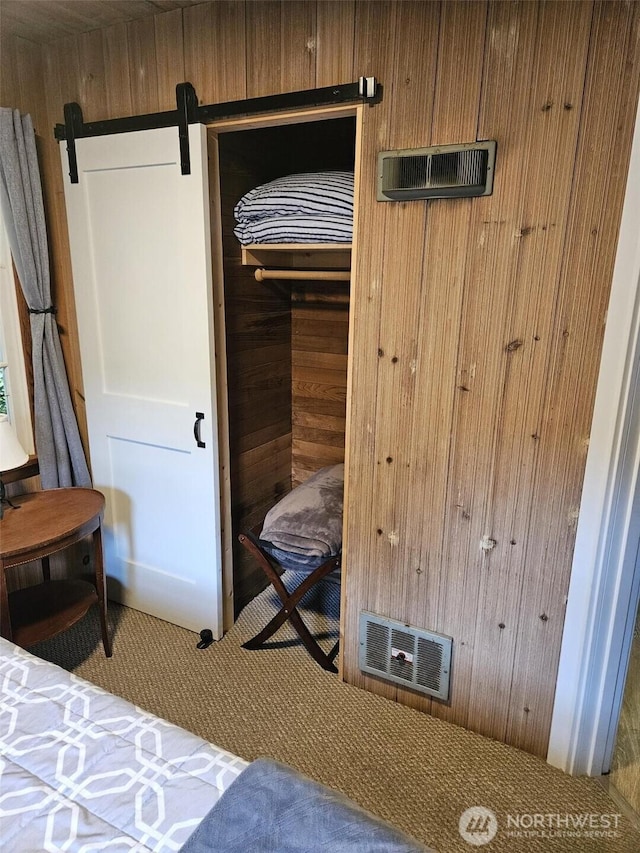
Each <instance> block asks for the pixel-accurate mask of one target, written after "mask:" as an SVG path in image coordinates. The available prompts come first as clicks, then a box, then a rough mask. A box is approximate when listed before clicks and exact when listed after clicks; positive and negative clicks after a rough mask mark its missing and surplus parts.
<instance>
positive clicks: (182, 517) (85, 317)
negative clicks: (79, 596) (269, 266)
mask: <svg viewBox="0 0 640 853" xmlns="http://www.w3.org/2000/svg"><path fill="white" fill-rule="evenodd" d="M189 144H190V152H191V174H190V175H182V174H181V171H180V153H179V145H178V131H177V128H175V127H170V128H161V129H157V130H147V131H139V132H134V133H122V134H114V135H111V136H99V137H93V138H87V139H79V140H77V141H76V150H77V159H78V174H79V182H78V183H77V184H72V183H71V182H70V180H69V175H68V171H69V169H68V160H67V153H66V146H65V143H62V144H61V153H62V164H63V172H64V175H65V198H66V206H67V216H68V224H69V236H70V243H71V257H72V264H73V279H74V287H75V297H76V305H77V314H78V327H79V335H80V351H81V356H82V371H83V379H84V391H85V398H86V408H87V420H88V427H89V444H90V455H91V468H92V472H93V481H94V485H95V488H97V489H99V490H100V491H102V492H103V493H104V494H105V496H106V499H107V511H106V517H105V537H104V538H105V559H106V568H107V575H108V580H109V594H110V597H112V598H115V599H116V600H119V601H122V602H123V603H124V604H127V605H129V606H131V607H133V608H136V609H138V610H142V611H144V612H146V613H151V614H152V615H154V616H158V617H160V618H162V619H166V620H167V621H170V622H174V623H176V624H178V625H182V626H183V627H185V628H189V629H191V630H194V631H197V630H200V629H202V628H211V630H212V631H213V634H214V637H216V638H219V637H220V636H221V634H222V600H221V598H222V578H221V539H220V500H219V493H218V488H219V487H218V475H219V472H218V437H217V416H216V391H215V354H214V343H213V342H214V335H213V293H212V281H211V257H210V255H211V251H210V230H209V198H208V180H207V150H206V129H205V128H204V126H202V125H191V126H190V128H189ZM198 439H199V441H200V442H201V444H202V445H203V446H199V444H198Z"/></svg>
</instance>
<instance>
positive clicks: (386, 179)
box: [377, 140, 496, 201]
mask: <svg viewBox="0 0 640 853" xmlns="http://www.w3.org/2000/svg"><path fill="white" fill-rule="evenodd" d="M495 160H496V142H495V140H487V141H485V142H469V143H466V144H464V145H436V146H433V147H432V148H403V149H398V150H397V151H381V152H380V153H379V154H378V196H377V197H378V201H411V200H415V199H429V198H468V197H475V196H482V195H491V193H492V192H493V173H494V169H495Z"/></svg>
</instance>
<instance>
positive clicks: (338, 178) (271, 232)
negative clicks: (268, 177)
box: [234, 171, 353, 245]
mask: <svg viewBox="0 0 640 853" xmlns="http://www.w3.org/2000/svg"><path fill="white" fill-rule="evenodd" d="M234 215H235V218H236V221H237V226H236V227H235V228H234V234H235V235H236V237H237V238H238V240H239V241H240V242H241V243H243V244H244V245H247V244H249V243H350V242H351V237H352V231H353V172H339V171H327V172H304V173H300V174H295V175H286V176H284V177H282V178H276V179H275V180H273V181H269V182H268V183H266V184H261V185H260V186H258V187H254V188H253V189H252V190H249V192H248V193H246V194H245V195H244V196H243V197H242V198H241V199H240V201H239V202H238V203H237V204H236V206H235V208H234Z"/></svg>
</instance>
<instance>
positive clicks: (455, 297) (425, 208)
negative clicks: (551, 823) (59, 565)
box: [2, 0, 640, 755]
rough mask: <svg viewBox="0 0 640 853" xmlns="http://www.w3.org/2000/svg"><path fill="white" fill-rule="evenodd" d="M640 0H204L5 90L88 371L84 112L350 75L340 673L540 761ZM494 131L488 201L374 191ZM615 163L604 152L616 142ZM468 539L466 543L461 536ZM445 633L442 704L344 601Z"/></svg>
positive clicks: (60, 60)
mask: <svg viewBox="0 0 640 853" xmlns="http://www.w3.org/2000/svg"><path fill="white" fill-rule="evenodd" d="M639 17H640V4H637V3H627V2H600V0H598V2H591V0H577V2H572V3H564V2H538V0H532V1H531V2H516V0H514V2H510V0H508V2H503V1H502V0H480V2H474V3H467V2H459V3H457V2H441V3H436V2H424V3H423V2H403V0H400V2H368V0H362V1H361V0H354V2H325V0H317V2H316V0H311V2H287V3H281V2H260V3H253V2H247V3H245V2H243V0H237V2H234V0H230V2H215V3H210V4H203V5H202V6H197V7H192V8H188V9H184V10H182V11H180V10H177V11H173V12H169V13H165V14H161V15H157V16H156V17H155V18H152V19H149V20H146V21H144V22H142V23H138V24H135V25H133V24H132V25H118V26H114V27H110V28H106V29H103V30H99V31H95V32H92V33H88V34H85V35H80V36H78V37H75V38H66V39H64V40H61V41H60V42H56V43H54V44H52V45H49V46H46V47H43V48H42V49H40V48H39V47H37V46H35V45H33V44H30V43H27V42H24V40H19V39H14V40H11V42H10V44H9V45H8V48H7V50H8V52H3V55H4V56H6V57H10V59H11V65H12V71H11V72H10V73H9V74H8V75H5V79H3V83H2V85H3V103H11V104H12V105H15V106H18V107H20V108H21V109H23V110H31V111H32V112H33V113H34V115H35V118H36V125H37V127H38V130H39V132H40V136H41V151H42V155H43V172H44V177H45V185H46V194H47V207H48V213H49V220H50V231H51V243H52V257H53V268H54V276H55V282H56V289H57V301H58V306H59V314H58V319H59V321H60V323H61V325H62V327H63V330H64V332H65V334H64V340H63V345H64V352H65V357H66V359H67V364H68V368H69V373H70V376H71V383H72V387H73V390H74V394H75V398H76V404H77V408H78V411H79V415H80V419H81V422H82V419H83V413H82V386H81V381H80V369H79V358H78V352H77V335H76V332H75V317H74V311H73V300H72V297H71V294H72V287H71V279H70V273H69V269H70V267H69V256H68V246H67V242H66V239H65V217H64V205H63V201H62V184H61V177H60V166H59V163H58V159H57V158H58V154H57V151H56V150H55V149H56V146H55V144H54V143H53V141H52V138H51V128H52V126H53V124H54V123H55V122H57V121H60V120H61V116H62V106H63V104H64V103H65V102H66V101H72V100H78V101H79V102H80V103H81V104H82V105H83V108H84V112H85V117H86V118H87V119H93V118H95V119H97V118H106V117H109V116H114V115H118V114H121V115H124V114H128V113H131V112H133V111H138V110H140V109H142V108H144V109H158V108H163V109H164V108H168V107H171V106H172V104H173V87H174V85H175V83H176V82H179V81H180V80H182V79H187V80H190V81H191V82H192V83H193V84H194V86H195V88H196V91H197V92H198V95H199V97H200V99H201V100H202V101H203V102H214V101H223V100H228V99H232V98H242V97H245V96H248V97H251V96H255V95H263V94H272V93H276V92H283V91H288V90H296V89H304V88H307V87H310V86H315V85H330V84H332V83H341V82H348V81H350V80H352V79H355V78H356V77H357V76H359V75H361V74H366V75H376V76H377V77H378V78H379V79H380V80H381V81H382V82H383V84H384V98H383V101H382V103H380V104H379V105H377V106H376V107H374V108H371V109H367V110H365V117H364V126H363V138H362V152H363V157H362V181H361V191H360V197H359V207H360V213H359V219H358V227H357V235H356V241H357V245H358V252H357V259H356V268H355V275H354V282H353V288H352V293H351V308H350V320H349V323H350V331H351V334H350V350H351V361H350V375H349V389H350V393H349V399H348V414H347V435H348V442H347V445H348V446H347V469H348V494H347V511H348V523H347V537H346V541H345V548H346V553H345V581H344V584H343V588H344V598H343V601H344V607H343V635H344V636H343V640H344V642H343V646H342V652H343V664H342V672H343V676H344V678H345V679H346V680H347V681H349V682H352V683H354V684H357V685H360V686H363V687H365V688H368V689H371V690H375V691H377V692H380V693H383V694H384V695H387V696H389V697H391V698H397V699H399V700H400V701H403V702H408V703H410V704H412V705H414V706H415V707H417V708H420V709H423V710H426V711H430V712H431V713H433V714H436V715H438V716H441V717H444V718H445V719H448V720H451V721H453V722H456V723H460V724H463V725H466V726H469V727H471V728H473V729H475V730H477V731H480V732H483V733H485V734H487V735H490V736H493V737H496V738H498V739H502V740H506V741H507V742H509V743H512V744H515V745H517V746H520V747H523V748H525V749H528V750H531V751H532V752H535V753H538V754H541V755H543V754H544V753H545V750H546V745H547V740H548V732H549V723H550V716H551V708H552V703H553V698H554V689H555V679H556V671H557V661H558V654H559V649H560V641H561V634H562V626H563V618H564V603H565V595H566V593H567V589H568V582H569V575H570V570H571V560H572V553H573V546H574V536H575V527H576V517H577V512H578V507H579V502H580V492H581V486H582V479H583V475H584V465H585V457H586V449H587V442H588V436H589V428H590V421H591V415H592V409H593V400H594V389H595V383H596V376H597V370H598V363H599V359H600V350H601V343H602V334H603V327H604V321H605V315H606V305H607V300H608V295H609V288H610V282H611V275H612V268H613V260H614V254H615V244H616V237H617V230H618V226H619V219H620V212H621V205H622V198H623V193H624V184H625V179H626V169H627V163H628V156H629V148H630V140H631V132H632V128H633V123H634V117H635V108H636V105H637V100H638V86H639V79H640V68H639V59H640V39H639V37H638V29H639ZM476 137H478V138H494V139H497V140H498V159H497V168H496V175H495V178H496V180H495V192H494V194H493V196H491V197H489V198H484V199H476V200H472V201H468V200H461V201H436V202H432V203H428V204H427V203H422V202H413V203H406V204H379V203H376V201H375V196H374V192H375V190H374V187H375V169H376V165H375V161H376V154H377V152H378V151H379V150H381V149H385V148H391V147H411V146H419V145H427V144H430V143H437V142H455V141H461V142H466V141H469V140H472V139H474V138H476ZM612 152H613V153H612ZM481 543H484V545H485V548H484V549H481V547H480V545H481ZM363 609H366V610H373V611H376V612H378V613H382V614H385V615H387V616H390V617H393V618H398V619H402V620H407V621H409V622H413V623H415V624H417V625H419V626H421V627H426V628H431V629H434V630H436V631H441V632H443V633H445V634H450V635H451V636H453V638H454V669H453V675H452V697H451V701H450V703H448V704H443V703H438V702H435V701H433V702H431V701H429V700H427V699H425V698H423V697H420V696H419V695H417V694H414V693H411V692H409V691H402V690H396V688H394V687H390V686H389V685H386V684H384V683H382V682H380V681H377V680H374V679H371V678H368V677H363V676H362V675H361V674H360V672H359V670H358V663H357V659H358V654H357V652H358V632H357V622H358V616H359V613H360V611H361V610H363Z"/></svg>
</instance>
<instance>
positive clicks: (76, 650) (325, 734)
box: [31, 591, 640, 853]
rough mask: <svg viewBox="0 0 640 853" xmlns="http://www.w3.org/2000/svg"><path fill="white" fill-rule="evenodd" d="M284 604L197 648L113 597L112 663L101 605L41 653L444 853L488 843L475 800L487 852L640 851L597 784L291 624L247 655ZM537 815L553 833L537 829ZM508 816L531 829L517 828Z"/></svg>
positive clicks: (265, 608)
mask: <svg viewBox="0 0 640 853" xmlns="http://www.w3.org/2000/svg"><path fill="white" fill-rule="evenodd" d="M326 596H328V600H325V601H323V602H321V604H322V607H326V606H327V605H329V606H334V605H335V597H334V596H333V595H332V594H331V593H327V594H326ZM274 604H275V602H274V596H273V594H272V593H271V592H270V591H266V592H264V593H262V595H261V596H259V597H258V598H257V599H255V600H254V601H253V602H252V603H251V604H250V605H249V606H248V607H247V608H245V610H244V611H243V613H242V614H241V616H240V619H239V620H238V622H237V623H236V624H235V625H234V627H233V629H232V630H231V631H230V632H229V633H228V634H227V635H226V636H225V638H224V639H223V640H222V641H220V642H219V643H216V644H214V645H212V646H210V647H209V648H208V649H206V650H204V651H201V650H198V649H197V648H196V642H197V640H198V639H199V637H198V635H197V634H194V633H191V632H189V631H185V630H184V629H181V628H177V627H175V626H174V625H170V624H168V623H166V622H163V621H160V620H158V619H154V618H153V617H151V616H146V615H145V614H142V613H139V612H137V611H134V610H130V609H128V608H123V607H119V606H116V605H111V607H110V619H111V622H112V625H113V636H114V643H113V658H112V659H110V660H107V659H105V657H104V653H103V651H102V646H101V644H100V642H99V627H98V623H97V617H96V615H95V614H94V613H90V614H89V615H88V616H87V617H86V618H85V619H84V620H83V621H82V622H80V623H79V624H78V625H76V626H75V627H74V628H72V629H71V630H69V631H67V632H66V633H65V634H62V635H60V636H59V637H57V638H55V639H53V640H51V641H49V642H48V643H43V644H41V645H39V646H38V647H34V648H33V649H32V650H31V651H33V652H35V653H36V654H39V655H40V656H42V657H45V658H47V659H49V660H52V661H54V662H56V663H58V664H60V665H62V666H64V667H65V668H67V669H73V670H74V671H75V672H76V673H77V674H78V675H81V676H83V677H84V678H86V679H88V680H89V681H92V682H94V683H95V684H98V685H100V686H102V687H104V688H106V689H107V690H110V691H111V692H113V693H117V694H119V695H120V696H124V697H125V698H127V699H129V700H130V701H132V702H134V703H136V704H137V705H140V706H142V707H143V708H145V709H146V710H149V711H152V712H153V713H155V714H157V715H159V716H161V717H165V718H167V719H169V720H171V721H172V722H174V723H177V724H178V725H180V726H183V727H184V728H186V729H189V730H191V731H193V732H196V733H197V734H199V735H201V736H202V737H203V738H206V739H207V740H210V741H213V742H214V743H216V744H218V745H219V746H221V747H223V748H225V749H228V750H230V751H232V752H234V753H236V754H238V755H241V756H242V757H243V758H246V759H249V760H251V759H254V758H256V757H257V756H260V755H268V756H271V757H273V758H276V759H279V760H281V761H285V762H287V763H289V764H291V765H293V766H294V767H297V768H298V769H300V770H301V771H303V772H304V773H307V774H308V775H309V776H312V777H313V778H315V779H317V780H319V781H321V782H324V783H325V784H327V785H331V786H333V787H334V788H337V789H339V790H340V791H343V792H344V793H345V794H347V795H348V796H349V797H351V798H352V799H354V800H355V801H357V802H358V803H360V804H361V805H362V806H364V807H365V808H367V809H369V810H370V811H372V812H374V813H376V814H378V815H380V816H381V817H383V818H385V819H386V820H388V821H390V822H391V823H393V824H394V825H395V826H397V827H399V828H400V829H402V830H404V831H405V832H408V833H410V834H411V835H413V836H415V838H417V839H419V840H420V841H422V842H423V843H425V844H428V845H431V846H432V847H434V848H435V849H436V850H438V851H440V853H452V852H454V851H467V853H468V851H470V850H472V849H474V846H477V845H471V844H469V843H468V842H467V841H465V840H464V839H463V838H462V836H461V835H460V833H459V829H458V825H459V820H460V817H461V815H462V813H463V812H464V811H465V810H466V809H468V808H470V807H472V806H484V807H486V808H488V809H491V810H492V811H493V812H495V814H496V816H497V820H498V830H497V833H496V834H495V837H494V838H493V840H492V841H491V842H490V843H489V844H487V845H486V846H484V845H483V847H482V849H485V850H487V851H491V853H518V851H541V853H542V851H544V853H564V851H569V850H570V851H584V853H590V851H593V853H596V851H597V853H614V851H615V853H638V851H639V850H640V835H639V834H638V833H637V832H636V830H634V829H633V828H632V827H631V826H630V824H629V823H628V822H627V820H626V819H625V818H624V817H622V816H620V817H615V818H611V823H612V826H611V830H604V829H603V823H604V822H605V821H606V818H603V817H601V816H603V815H611V814H614V815H616V814H617V813H618V809H617V807H616V806H615V805H614V803H613V801H612V800H611V799H609V797H608V796H607V795H606V793H605V792H604V791H603V790H602V788H601V787H600V785H599V784H598V782H597V781H595V780H593V779H586V778H583V779H575V778H571V777H569V776H566V775H564V774H563V773H561V772H559V771H557V770H554V769H553V768H551V767H549V766H548V765H546V764H545V763H544V762H542V761H540V760H539V759H537V758H534V757H533V756H531V755H528V754H526V753H524V752H520V751H518V750H515V749H512V748H511V747H508V746H505V745H504V744H501V743H497V742H495V741H491V740H488V739H486V738H482V737H480V736H478V735H475V734H472V733H471V732H467V731H465V730H464V729H461V728H458V727H456V726H452V725H450V724H448V723H444V722H441V721H439V720H436V719H433V718H431V717H429V716H427V715H425V714H421V713H419V712H417V711H413V710H411V709H409V708H405V707H402V706H400V705H397V704H396V703H394V702H390V701H389V700H386V699H383V698H381V697H377V696H373V695H372V694H369V693H367V692H365V691H363V690H359V689H357V688H355V687H351V686H349V685H346V684H343V683H342V682H340V681H339V680H338V677H337V676H335V675H332V674H330V673H326V672H324V671H323V670H322V669H320V667H318V666H317V665H316V664H315V663H314V662H313V661H312V659H311V658H310V657H309V656H308V655H307V653H306V652H305V651H304V650H303V649H302V647H301V646H300V645H299V644H298V643H297V642H296V640H295V635H294V634H292V633H291V632H290V629H286V628H284V629H282V630H281V631H280V632H279V634H278V635H276V637H275V638H274V640H276V639H277V640H278V643H277V645H276V647H274V648H270V649H268V650H264V651H253V652H250V651H246V650H244V649H242V648H241V647H240V646H241V643H242V642H243V641H244V640H246V639H248V638H249V637H251V636H253V634H254V633H255V632H256V631H257V629H258V628H259V627H262V625H264V624H265V622H266V621H267V619H268V618H269V616H270V615H272V613H273V612H274V611H273V607H274ZM317 604H318V603H317V602H312V603H311V605H310V606H311V609H312V611H313V610H315V609H316V605H317ZM312 616H313V613H312ZM335 629H336V623H335V621H333V620H331V619H329V620H320V621H317V622H316V630H317V631H318V632H319V635H320V634H326V635H327V639H326V644H327V646H328V647H330V646H331V645H332V643H333V639H332V636H330V635H333V634H334V633H335ZM535 815H539V816H540V817H539V818H538V819H537V820H538V823H540V821H543V822H544V823H545V826H544V827H542V826H541V827H538V828H537V829H536V828H535V821H536V818H535V817H534V816H535ZM508 816H512V817H511V820H512V822H513V819H514V818H516V819H517V820H519V821H520V826H521V827H524V828H521V829H520V830H517V829H514V828H513V825H512V826H511V829H509V828H508V820H509V818H508ZM543 816H544V817H543ZM547 816H551V817H547ZM556 816H559V820H560V822H559V823H558V818H557V817H556ZM585 820H588V821H589V822H590V823H591V824H592V826H593V827H594V828H593V829H592V830H591V832H597V833H602V832H603V831H606V832H609V833H613V834H611V835H610V837H588V835H587V834H586V832H585V831H584V830H578V834H577V835H575V834H574V831H573V830H572V829H571V825H572V824H573V823H574V822H575V821H585ZM615 821H619V823H618V826H617V828H615V827H614V826H613V823H614V822H615ZM476 826H478V824H476ZM518 831H519V832H520V833H521V834H520V836H517V835H514V834H513V833H514V832H518ZM471 837H472V838H475V839H476V840H479V839H480V838H482V837H483V836H481V835H475V836H471Z"/></svg>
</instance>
